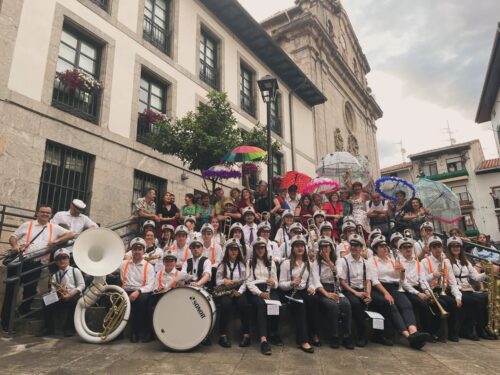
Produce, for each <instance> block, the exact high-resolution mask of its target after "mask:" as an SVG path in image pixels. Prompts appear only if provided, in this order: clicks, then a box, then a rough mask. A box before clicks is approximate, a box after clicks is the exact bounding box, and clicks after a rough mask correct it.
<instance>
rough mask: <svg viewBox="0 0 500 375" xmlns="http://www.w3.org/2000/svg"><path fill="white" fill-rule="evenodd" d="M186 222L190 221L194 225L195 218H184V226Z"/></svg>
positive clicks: (189, 216) (190, 216) (191, 216)
mask: <svg viewBox="0 0 500 375" xmlns="http://www.w3.org/2000/svg"><path fill="white" fill-rule="evenodd" d="M188 221H191V222H193V223H194V224H196V218H195V217H194V216H193V215H188V216H186V218H185V219H184V225H186V223H187V222H188Z"/></svg>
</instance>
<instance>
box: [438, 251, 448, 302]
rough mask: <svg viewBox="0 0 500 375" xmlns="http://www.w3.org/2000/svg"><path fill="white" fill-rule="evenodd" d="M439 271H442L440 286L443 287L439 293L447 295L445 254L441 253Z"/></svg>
mask: <svg viewBox="0 0 500 375" xmlns="http://www.w3.org/2000/svg"><path fill="white" fill-rule="evenodd" d="M438 271H439V272H441V273H442V275H441V277H440V279H439V286H440V288H441V292H440V293H439V295H441V296H445V295H446V280H445V279H446V278H445V274H444V255H443V254H441V262H439V268H438Z"/></svg>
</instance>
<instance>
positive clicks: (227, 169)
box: [201, 164, 241, 180]
mask: <svg viewBox="0 0 500 375" xmlns="http://www.w3.org/2000/svg"><path fill="white" fill-rule="evenodd" d="M201 176H202V177H203V178H209V179H210V178H220V179H222V180H226V179H230V178H241V172H240V171H239V168H238V166H236V165H234V166H230V165H224V164H217V165H214V166H211V167H210V168H208V169H206V170H204V171H202V172H201Z"/></svg>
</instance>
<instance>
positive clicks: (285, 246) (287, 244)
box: [279, 222, 304, 261]
mask: <svg viewBox="0 0 500 375" xmlns="http://www.w3.org/2000/svg"><path fill="white" fill-rule="evenodd" d="M289 231H290V236H291V238H293V237H294V236H299V235H303V234H304V227H303V226H302V224H300V223H299V222H296V223H293V224H292V225H290V228H289ZM279 253H280V254H281V261H284V260H285V259H287V258H288V257H289V256H290V254H291V253H292V247H291V240H290V241H286V240H285V241H283V243H282V244H281V246H280V248H279Z"/></svg>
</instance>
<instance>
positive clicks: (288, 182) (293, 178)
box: [280, 171, 312, 193]
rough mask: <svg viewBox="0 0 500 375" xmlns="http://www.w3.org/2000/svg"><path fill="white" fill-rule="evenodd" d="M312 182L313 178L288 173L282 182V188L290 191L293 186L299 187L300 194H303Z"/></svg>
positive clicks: (302, 174) (297, 173)
mask: <svg viewBox="0 0 500 375" xmlns="http://www.w3.org/2000/svg"><path fill="white" fill-rule="evenodd" d="M311 180H312V178H311V177H309V176H308V175H306V174H304V173H300V172H297V171H290V172H286V173H285V175H284V176H283V179H282V180H281V184H280V188H282V189H288V188H289V187H290V186H292V185H297V188H298V190H297V191H298V192H299V193H302V190H303V189H304V187H305V186H306V185H307V184H308V183H309V182H310V181H311Z"/></svg>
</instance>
